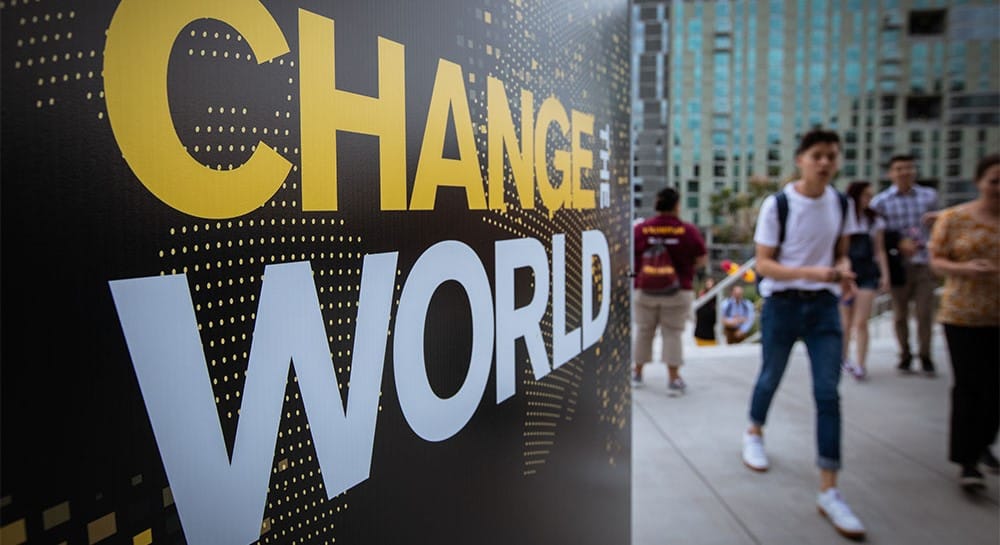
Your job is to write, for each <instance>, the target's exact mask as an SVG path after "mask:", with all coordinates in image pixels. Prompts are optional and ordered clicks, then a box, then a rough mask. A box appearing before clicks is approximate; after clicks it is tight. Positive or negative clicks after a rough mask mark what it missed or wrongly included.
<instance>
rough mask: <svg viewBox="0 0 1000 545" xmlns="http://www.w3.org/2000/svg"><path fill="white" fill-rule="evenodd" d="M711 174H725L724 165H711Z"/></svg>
mask: <svg viewBox="0 0 1000 545" xmlns="http://www.w3.org/2000/svg"><path fill="white" fill-rule="evenodd" d="M712 175H713V176H725V175H726V165H715V166H714V167H712Z"/></svg>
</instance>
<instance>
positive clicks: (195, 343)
mask: <svg viewBox="0 0 1000 545" xmlns="http://www.w3.org/2000/svg"><path fill="white" fill-rule="evenodd" d="M0 13H2V33H3V35H2V40H3V43H2V51H3V57H2V81H3V89H2V90H3V92H2V106H3V122H2V184H3V185H2V197H3V198H2V200H0V204H2V216H0V217H2V231H0V233H2V244H3V246H2V250H3V262H2V264H3V270H2V302H3V304H2V320H0V326H2V344H0V349H2V360H0V361H2V366H0V372H2V377H0V378H2V382H0V385H2V397H0V402H2V414H0V416H2V434H3V437H2V439H3V440H2V448H3V452H2V457H0V460H2V475H0V497H2V504H0V532H2V533H0V542H2V543H4V544H5V545H16V544H18V543H60V542H68V543H76V542H86V543H98V542H107V543H133V544H148V543H190V544H232V545H247V544H250V543H254V542H258V541H259V542H260V543H262V544H263V543H266V544H271V543H274V544H286V543H287V544H299V543H338V544H340V543H347V544H350V543H390V544H392V543H524V544H533V543H538V544H543V543H544V544H551V543H582V544H589V543H592V544H607V543H616V544H619V543H628V542H629V534H630V507H629V504H630V485H629V481H630V476H631V469H630V457H631V453H630V439H629V434H630V431H631V430H630V421H629V410H628V407H629V404H628V368H629V363H630V351H629V342H628V340H629V324H628V317H629V307H628V294H629V280H628V278H627V270H628V266H629V254H628V248H629V243H628V241H629V234H630V233H629V224H628V218H629V210H630V201H631V194H630V185H629V182H628V164H629V160H628V96H629V92H628V65H627V63H628V60H627V59H628V53H629V39H628V17H627V3H626V2H623V1H620V0H614V1H612V0H596V1H588V2H560V1H556V0H539V1H529V0H477V1H475V2H466V1H460V0H450V1H449V0H445V1H436V2H433V3H427V2H402V1H394V2H362V1H357V2H355V1H343V2H341V1H338V2H308V1H302V2H297V3H296V2H260V1H258V0H228V1H221V0H217V1H204V0H172V1H170V2H159V1H153V0H122V1H121V2H117V3H115V2H96V1H95V2H87V3H86V5H85V6H84V5H80V4H77V3H74V2H44V3H39V2H30V1H27V0H21V1H17V0H10V1H7V2H0Z"/></svg>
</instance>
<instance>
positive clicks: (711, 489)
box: [632, 397, 762, 545]
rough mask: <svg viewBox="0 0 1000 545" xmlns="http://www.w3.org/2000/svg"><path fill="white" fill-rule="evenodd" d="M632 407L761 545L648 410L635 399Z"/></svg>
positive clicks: (756, 544) (758, 541) (755, 542)
mask: <svg viewBox="0 0 1000 545" xmlns="http://www.w3.org/2000/svg"><path fill="white" fill-rule="evenodd" d="M632 405H633V407H638V408H639V410H641V411H642V413H643V414H644V415H645V416H646V418H648V419H649V421H650V422H651V423H652V424H653V427H654V428H656V431H658V432H659V433H660V436H662V437H663V438H664V439H665V440H666V441H667V443H669V444H670V448H672V449H674V451H675V452H676V453H677V455H678V456H680V457H681V459H682V460H684V464H685V465H686V466H688V468H690V469H691V471H692V472H693V473H694V474H695V475H696V476H697V477H698V480H699V481H701V482H702V484H704V485H705V488H707V489H708V490H709V491H710V492H711V493H712V495H713V496H715V498H716V499H717V500H718V501H719V503H720V504H721V505H722V508H723V509H725V511H726V513H728V514H729V516H730V517H732V518H733V520H735V521H736V524H737V525H739V527H740V529H742V530H743V533H744V534H746V536H747V537H748V538H749V539H750V541H752V542H753V543H754V544H755V545H762V543H761V542H760V540H759V539H757V536H755V535H754V534H753V532H751V531H750V528H748V527H747V525H746V523H744V522H743V520H742V519H741V518H740V517H739V516H738V515H737V514H736V512H735V511H733V509H732V507H730V506H729V503H727V502H726V500H725V498H723V497H722V495H721V494H719V491H718V490H716V489H715V487H714V486H712V483H711V482H710V481H709V480H708V479H707V478H706V477H705V475H703V474H702V472H701V471H699V470H698V468H697V467H695V465H694V464H693V463H692V462H691V460H690V459H689V458H688V457H687V456H686V455H685V454H684V452H683V451H681V449H680V448H678V446H677V444H676V443H674V440H673V439H671V438H670V436H669V435H667V433H666V432H665V431H664V430H663V428H661V427H660V423H659V422H657V421H656V419H655V418H653V415H652V413H650V412H649V410H648V409H646V407H645V406H644V405H643V404H642V403H641V402H639V401H638V400H637V399H635V397H633V398H632Z"/></svg>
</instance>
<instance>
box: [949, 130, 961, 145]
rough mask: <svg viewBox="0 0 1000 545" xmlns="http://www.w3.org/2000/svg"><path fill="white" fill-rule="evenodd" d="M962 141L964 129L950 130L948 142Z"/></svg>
mask: <svg viewBox="0 0 1000 545" xmlns="http://www.w3.org/2000/svg"><path fill="white" fill-rule="evenodd" d="M961 141H962V131H957V130H951V131H948V142H961Z"/></svg>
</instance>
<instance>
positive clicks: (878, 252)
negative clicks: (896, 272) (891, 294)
mask: <svg viewBox="0 0 1000 545" xmlns="http://www.w3.org/2000/svg"><path fill="white" fill-rule="evenodd" d="M872 241H873V242H874V243H875V263H876V264H877V265H878V270H879V273H881V274H882V276H881V277H880V278H879V281H878V289H879V291H883V292H884V291H888V290H889V285H890V282H889V281H890V277H889V257H888V255H886V252H885V230H884V229H879V230H877V231H875V235H874V236H873V237H872Z"/></svg>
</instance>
